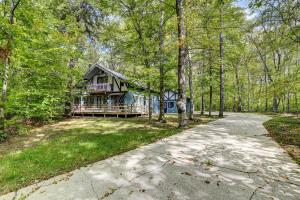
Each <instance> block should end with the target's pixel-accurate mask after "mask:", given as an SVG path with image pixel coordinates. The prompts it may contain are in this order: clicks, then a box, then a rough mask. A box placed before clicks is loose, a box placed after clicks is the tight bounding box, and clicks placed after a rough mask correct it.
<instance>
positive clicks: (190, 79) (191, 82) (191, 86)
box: [187, 50, 195, 120]
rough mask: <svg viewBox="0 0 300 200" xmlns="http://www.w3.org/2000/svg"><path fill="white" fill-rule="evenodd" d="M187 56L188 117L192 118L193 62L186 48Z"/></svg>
mask: <svg viewBox="0 0 300 200" xmlns="http://www.w3.org/2000/svg"><path fill="white" fill-rule="evenodd" d="M187 54H188V55H187V56H188V64H189V65H188V66H189V90H190V113H189V119H190V120H194V109H195V108H194V92H193V63H192V59H191V55H190V53H189V51H188V50H187Z"/></svg>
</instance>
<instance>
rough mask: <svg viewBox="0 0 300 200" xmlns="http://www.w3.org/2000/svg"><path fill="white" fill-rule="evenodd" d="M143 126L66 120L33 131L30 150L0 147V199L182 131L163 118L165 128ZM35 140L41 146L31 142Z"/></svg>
mask: <svg viewBox="0 0 300 200" xmlns="http://www.w3.org/2000/svg"><path fill="white" fill-rule="evenodd" d="M211 120H212V118H207V117H201V118H200V117H199V116H197V117H196V120H195V121H194V122H193V123H191V125H190V126H189V127H192V126H194V125H196V124H201V123H206V122H208V121H211ZM146 122H147V119H145V118H135V119H114V118H93V119H91V118H83V119H71V120H66V121H63V122H60V123H57V124H54V125H50V126H46V127H42V128H38V129H36V130H35V131H33V132H32V133H31V136H28V138H25V140H24V142H26V139H27V140H28V141H29V143H30V144H31V146H30V147H23V146H22V145H20V142H19V143H18V145H19V148H17V149H15V148H13V150H11V149H10V148H8V147H13V146H14V144H11V143H8V144H0V145H8V147H6V148H4V149H5V150H4V151H2V152H0V153H2V155H0V194H4V193H7V192H10V191H13V190H16V189H18V188H21V187H23V186H26V185H30V184H32V183H34V182H35V181H40V180H44V179H48V178H50V177H53V176H55V175H59V174H62V173H65V172H69V171H71V170H74V169H76V168H78V167H81V166H85V165H87V164H90V163H93V162H95V161H99V160H102V159H105V158H108V157H111V156H113V155H117V154H120V153H122V152H125V151H128V150H131V149H134V148H137V147H139V146H141V145H144V144H148V143H151V142H154V141H156V140H159V139H161V138H164V137H168V136H170V135H173V134H176V133H178V132H180V131H181V130H182V129H178V128H177V127H176V126H177V123H176V115H170V116H168V123H167V124H158V123H155V124H154V125H152V126H149V125H147V123H146ZM189 127H187V128H189ZM22 137H24V136H22ZM39 137H42V140H39V142H34V141H36V139H37V138H39ZM23 139H24V138H23ZM31 140H32V142H30V141H31ZM12 141H14V140H12ZM18 145H17V146H18Z"/></svg>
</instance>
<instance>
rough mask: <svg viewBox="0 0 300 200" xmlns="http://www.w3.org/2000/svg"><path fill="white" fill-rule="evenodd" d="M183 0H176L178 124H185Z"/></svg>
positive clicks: (180, 125)
mask: <svg viewBox="0 0 300 200" xmlns="http://www.w3.org/2000/svg"><path fill="white" fill-rule="evenodd" d="M183 3H184V0H176V14H177V26H178V45H179V49H178V51H179V52H178V100H177V110H178V125H179V127H182V126H185V125H186V123H187V122H186V95H185V65H186V45H185V26H184V9H183Z"/></svg>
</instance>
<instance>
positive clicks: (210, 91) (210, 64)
mask: <svg viewBox="0 0 300 200" xmlns="http://www.w3.org/2000/svg"><path fill="white" fill-rule="evenodd" d="M210 52H211V51H210ZM212 92H213V87H212V63H211V55H209V111H208V115H209V116H211V115H212V95H213V94H212Z"/></svg>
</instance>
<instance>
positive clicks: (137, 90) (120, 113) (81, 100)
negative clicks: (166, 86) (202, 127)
mask: <svg viewBox="0 0 300 200" xmlns="http://www.w3.org/2000/svg"><path fill="white" fill-rule="evenodd" d="M79 91H80V92H79V93H78V95H77V97H76V98H75V101H74V103H73V109H72V113H73V115H74V116H78V115H79V116H103V117H106V116H116V117H126V118H127V117H137V116H142V115H147V114H148V95H147V94H146V93H145V91H146V90H145V88H143V87H142V86H141V84H139V83H136V82H135V83H133V82H130V81H129V79H128V78H127V77H126V76H124V75H123V74H121V73H118V72H116V71H114V70H111V69H109V68H106V67H103V66H102V65H100V64H95V65H94V66H91V67H90V68H89V70H88V72H87V73H86V74H85V75H84V82H83V84H82V86H81V87H79ZM151 98H152V103H153V105H152V108H153V113H159V101H160V100H159V95H158V93H157V92H154V91H152V95H151ZM177 98H178V95H177V93H176V92H174V91H166V92H165V105H164V110H165V113H176V112H177V107H176V101H177ZM187 101H188V99H187ZM187 108H188V106H187Z"/></svg>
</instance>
